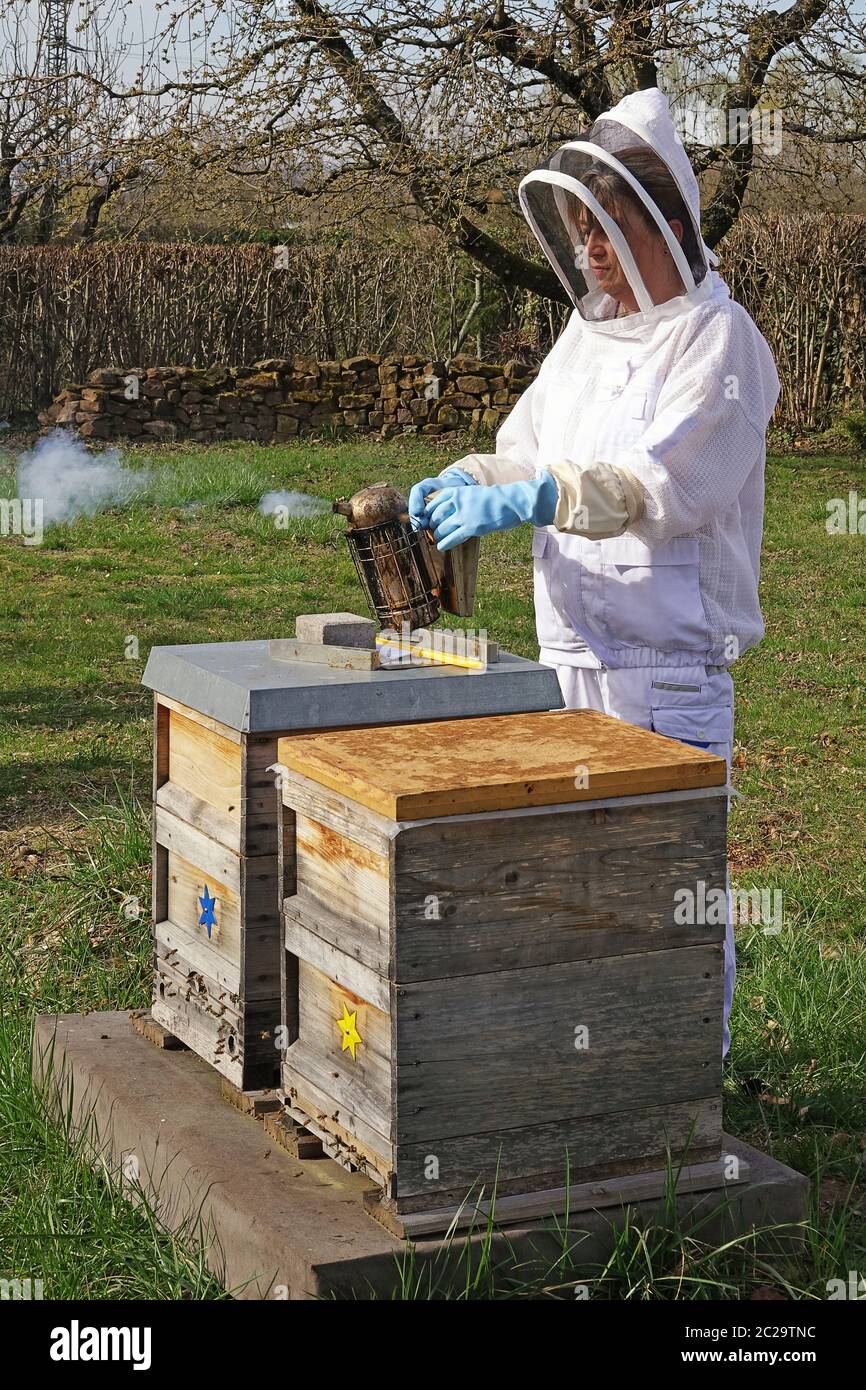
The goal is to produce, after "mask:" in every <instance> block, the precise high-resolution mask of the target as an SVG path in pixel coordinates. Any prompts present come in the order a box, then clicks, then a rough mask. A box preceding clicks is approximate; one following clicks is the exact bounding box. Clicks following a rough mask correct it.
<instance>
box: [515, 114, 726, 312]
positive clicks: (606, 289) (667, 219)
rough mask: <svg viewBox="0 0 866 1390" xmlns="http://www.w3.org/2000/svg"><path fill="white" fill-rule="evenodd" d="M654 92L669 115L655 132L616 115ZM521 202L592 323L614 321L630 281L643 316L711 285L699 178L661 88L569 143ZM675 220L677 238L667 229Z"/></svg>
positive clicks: (525, 189) (526, 185) (529, 181)
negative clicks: (702, 229) (678, 231)
mask: <svg viewBox="0 0 866 1390" xmlns="http://www.w3.org/2000/svg"><path fill="white" fill-rule="evenodd" d="M650 95H655V96H656V97H657V98H658V99H659V102H660V103H662V104H663V115H664V117H665V118H666V122H662V121H661V120H658V119H657V121H656V126H657V129H656V130H655V131H652V132H650V131H648V130H646V129H645V128H643V127H641V125H640V123H638V122H636V121H634V120H629V122H628V124H625V123H624V121H620V120H618V119H616V114H617V112H619V111H620V109H621V108H625V107H626V106H627V104H628V103H629V102H632V103H634V102H635V101H637V100H638V99H640V98H644V99H645V98H647V97H649V96H650ZM654 114H656V115H657V116H658V115H660V114H661V113H660V112H658V111H657V112H655V113H654ZM653 137H654V138H653ZM666 156H667V157H666ZM684 185H685V187H684ZM519 198H520V204H521V207H522V209H523V213H524V216H525V217H526V219H527V221H528V223H529V225H530V227H531V228H532V230H533V232H534V233H535V236H536V238H537V240H538V242H539V244H540V245H541V247H542V249H543V251H544V253H545V255H546V256H547V258H548V260H549V261H550V263H551V265H552V266H553V269H554V270H555V271H556V274H557V276H558V277H559V279H560V281H561V282H562V284H563V285H564V287H565V289H566V290H567V292H568V294H569V297H570V299H571V300H572V302H573V303H574V305H575V306H576V308H577V309H578V311H579V312H580V314H581V315H582V316H583V317H584V318H586V319H589V320H592V319H596V320H598V319H607V318H611V317H612V316H613V314H614V313H615V312H616V302H617V299H619V298H620V297H621V295H622V293H623V290H624V287H625V285H627V286H628V288H629V289H630V290H631V293H632V295H633V296H634V300H635V302H636V305H637V312H638V313H650V312H651V311H652V310H653V309H654V308H655V307H656V306H657V305H658V304H660V303H665V302H667V301H668V300H670V299H672V298H675V297H678V296H694V297H700V293H699V292H700V290H701V287H703V288H704V289H706V288H707V287H708V286H707V285H705V281H706V280H707V277H708V270H709V261H710V259H713V260H715V258H714V257H712V253H711V252H708V250H707V248H706V247H705V246H704V244H703V241H702V240H701V233H700V207H699V201H698V191H697V182H696V180H695V177H694V174H693V172H692V170H691V166H690V165H689V163H688V158H687V156H686V154H685V151H684V150H683V147H682V144H681V143H680V142H679V140H678V139H677V137H676V134H675V132H674V127H673V123H672V122H671V119H670V115H669V113H668V109H667V102H666V100H665V98H664V97H663V96H662V95H661V93H660V92H658V91H657V90H656V91H655V92H654V93H653V94H650V93H636V94H635V95H634V96H633V97H630V98H629V97H627V98H625V100H624V102H621V103H620V106H619V107H617V108H614V110H613V111H612V112H610V113H609V114H607V115H605V116H602V117H599V119H598V120H597V121H596V122H595V124H594V125H593V126H592V128H591V130H590V131H589V132H588V133H587V135H586V136H585V137H584V138H582V139H579V140H572V141H569V142H568V143H567V144H565V145H563V146H562V147H561V148H560V149H559V150H557V151H556V153H555V154H554V155H553V157H552V158H551V159H550V160H549V161H548V162H547V164H545V165H543V166H542V167H541V168H539V169H536V170H535V171H534V172H533V173H531V174H528V175H527V176H526V178H524V179H523V181H522V182H521V184H520V189H519ZM674 220H676V221H678V222H679V223H680V226H681V228H682V238H681V239H680V238H679V237H678V236H677V235H676V234H675V232H674V230H673V229H672V227H671V225H670V224H671V222H672V221H674ZM659 265H663V266H664V271H663V275H662V276H661V277H659V275H658V274H654V273H653V272H654V267H657V266H659ZM648 282H649V283H648ZM660 284H663V285H664V286H665V287H666V288H665V289H660V288H659V285H660ZM651 286H654V289H653V288H651ZM617 287H619V291H617ZM654 293H655V296H656V297H655V298H654V297H653V295H654Z"/></svg>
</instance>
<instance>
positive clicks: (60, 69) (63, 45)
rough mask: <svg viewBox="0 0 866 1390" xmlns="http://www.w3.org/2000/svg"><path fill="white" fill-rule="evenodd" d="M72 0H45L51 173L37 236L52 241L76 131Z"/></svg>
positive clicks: (47, 165) (47, 145)
mask: <svg viewBox="0 0 866 1390" xmlns="http://www.w3.org/2000/svg"><path fill="white" fill-rule="evenodd" d="M69 5H70V0H41V3H40V8H41V11H42V16H43V20H44V33H45V62H44V72H45V77H46V78H47V82H46V100H45V109H46V113H47V120H46V125H45V169H46V173H47V178H46V183H45V188H44V190H43V194H42V203H41V205H40V208H39V224H38V230H37V239H38V240H39V241H40V242H42V243H45V242H48V241H50V240H51V237H52V235H53V233H54V222H55V218H56V216H57V195H58V187H59V185H60V184H61V183H62V182H63V177H64V175H65V173H66V172H67V170H68V168H69V165H70V163H71V156H72V132H71V122H70V119H69V117H70V112H69V40H68V38H67V34H66V27H67V23H68V20H69Z"/></svg>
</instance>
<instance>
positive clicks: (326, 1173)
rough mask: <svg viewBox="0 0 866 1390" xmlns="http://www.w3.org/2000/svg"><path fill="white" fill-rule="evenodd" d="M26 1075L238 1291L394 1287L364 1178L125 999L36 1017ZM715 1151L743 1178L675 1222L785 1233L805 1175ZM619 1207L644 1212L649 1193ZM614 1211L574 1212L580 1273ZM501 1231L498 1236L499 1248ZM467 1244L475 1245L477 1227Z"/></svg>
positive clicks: (540, 1229)
mask: <svg viewBox="0 0 866 1390" xmlns="http://www.w3.org/2000/svg"><path fill="white" fill-rule="evenodd" d="M33 1072H34V1078H35V1079H36V1081H37V1083H38V1084H41V1085H44V1086H45V1087H46V1089H47V1091H48V1094H49V1095H50V1096H51V1098H52V1105H53V1107H54V1109H55V1112H56V1113H58V1117H60V1115H61V1114H62V1115H63V1117H64V1118H65V1119H66V1120H67V1121H68V1122H69V1123H70V1126H71V1128H72V1129H73V1130H74V1131H78V1132H83V1133H84V1134H85V1135H86V1136H87V1138H88V1144H89V1146H90V1149H91V1153H92V1156H93V1157H94V1158H95V1157H96V1156H97V1155H98V1156H99V1157H100V1159H101V1160H102V1161H104V1162H106V1163H107V1164H108V1165H109V1167H110V1168H111V1169H113V1170H116V1171H118V1172H120V1171H123V1170H125V1172H126V1174H127V1179H126V1180H127V1182H128V1184H129V1185H130V1196H131V1198H133V1199H134V1198H135V1196H136V1194H137V1192H138V1191H139V1189H140V1191H141V1192H144V1194H145V1195H146V1196H147V1198H148V1200H149V1201H150V1202H151V1203H152V1204H153V1206H154V1208H155V1209H156V1211H157V1213H158V1215H159V1217H160V1220H161V1221H162V1222H163V1224H164V1225H165V1226H167V1227H168V1228H170V1229H172V1230H175V1231H180V1232H184V1233H186V1234H187V1236H188V1237H189V1238H192V1239H198V1240H200V1241H201V1242H202V1243H203V1244H204V1245H205V1247H206V1249H207V1259H208V1264H209V1267H210V1268H211V1270H212V1271H213V1272H214V1273H215V1275H216V1276H217V1278H219V1279H220V1280H221V1281H222V1282H223V1284H224V1285H225V1287H226V1288H228V1289H230V1290H231V1291H232V1292H233V1293H234V1294H235V1295H236V1296H237V1297H240V1298H259V1299H262V1298H280V1299H282V1298H290V1299H304V1298H316V1297H323V1296H324V1297H329V1296H333V1295H335V1294H336V1295H337V1296H343V1297H360V1298H367V1297H369V1296H370V1295H371V1291H374V1292H375V1293H376V1294H377V1295H378V1296H380V1297H386V1298H388V1297H391V1296H392V1292H393V1291H394V1290H395V1289H396V1290H398V1291H399V1288H400V1282H399V1263H398V1262H399V1261H400V1260H402V1259H404V1258H405V1247H404V1245H403V1243H402V1242H401V1241H400V1240H398V1239H397V1238H396V1237H395V1236H392V1235H391V1234H389V1233H388V1232H387V1231H385V1230H384V1228H382V1227H381V1226H379V1225H378V1223H377V1222H376V1221H375V1220H374V1219H373V1218H372V1217H371V1216H369V1215H368V1214H367V1212H366V1211H365V1210H364V1209H363V1206H362V1193H363V1192H364V1191H365V1190H368V1189H369V1188H370V1187H371V1186H372V1184H371V1183H370V1182H369V1180H368V1179H367V1178H365V1177H363V1176H362V1175H361V1174H350V1173H347V1172H346V1171H345V1170H344V1169H343V1168H341V1167H340V1166H339V1165H338V1164H336V1163H334V1162H332V1161H331V1160H330V1159H312V1160H306V1161H301V1160H298V1159H294V1158H292V1157H291V1156H290V1155H289V1154H287V1153H286V1152H285V1151H284V1150H282V1149H280V1148H278V1147H276V1145H274V1144H273V1143H272V1141H270V1140H269V1139H268V1137H267V1135H266V1134H265V1132H264V1129H263V1127H262V1124H261V1122H260V1121H259V1120H257V1119H254V1118H253V1117H252V1116H249V1115H243V1114H241V1113H240V1112H239V1111H238V1110H235V1109H233V1108H232V1107H231V1106H229V1105H228V1104H226V1102H225V1101H224V1100H223V1099H222V1098H221V1096H220V1077H219V1076H218V1075H217V1073H216V1072H214V1071H213V1070H212V1069H211V1068H210V1067H208V1066H207V1064H206V1063H205V1062H203V1061H202V1060H201V1058H199V1057H197V1056H196V1055H195V1054H194V1053H193V1052H167V1051H162V1050H160V1049H158V1048H156V1047H153V1046H152V1045H151V1044H150V1043H149V1042H147V1041H146V1040H145V1039H144V1038H143V1037H141V1035H140V1034H138V1033H137V1032H135V1031H134V1029H133V1027H132V1025H131V1022H130V1020H129V1017H128V1016H127V1014H126V1013H125V1012H110V1013H90V1014H58V1015H42V1016H40V1017H39V1018H38V1019H37V1022H36V1030H35V1040H34V1049H33ZM726 1149H727V1151H729V1152H730V1153H733V1154H738V1155H740V1156H741V1157H743V1158H745V1159H746V1160H747V1161H748V1163H749V1165H750V1172H751V1177H750V1180H749V1182H747V1183H743V1184H741V1185H738V1186H737V1187H735V1188H729V1189H728V1193H729V1196H728V1204H727V1206H726V1207H724V1208H720V1206H719V1195H718V1193H704V1194H689V1195H683V1196H681V1197H680V1198H679V1199H678V1212H679V1215H680V1219H681V1220H683V1221H685V1220H688V1219H689V1218H694V1219H695V1220H698V1221H702V1222H703V1223H704V1224H703V1225H702V1227H701V1230H700V1237H701V1239H703V1240H707V1241H711V1240H716V1239H723V1238H725V1237H730V1236H731V1235H733V1234H736V1233H739V1232H742V1231H745V1230H748V1229H749V1228H751V1227H753V1226H756V1227H766V1226H770V1225H772V1226H779V1225H786V1224H791V1226H792V1230H791V1233H790V1238H792V1239H795V1238H796V1237H797V1231H796V1225H795V1223H798V1222H801V1221H802V1220H803V1219H804V1217H805V1212H806V1203H807V1195H808V1182H807V1180H806V1178H805V1177H803V1176H802V1175H801V1174H800V1173H796V1172H794V1171H793V1169H791V1168H787V1167H785V1166H784V1164H781V1163H777V1162H776V1161H775V1160H774V1159H771V1158H769V1157H768V1156H767V1155H766V1154H762V1153H759V1152H758V1151H757V1150H756V1149H753V1148H752V1147H751V1146H750V1145H747V1144H742V1143H740V1142H739V1141H738V1140H734V1139H731V1138H730V1137H726ZM136 1173H137V1174H138V1177H137V1181H134V1180H133V1179H134V1175H135V1174H136ZM139 1199H140V1198H139ZM631 1211H632V1212H633V1213H634V1215H635V1217H636V1218H637V1219H638V1220H643V1219H645V1220H652V1219H653V1218H657V1217H658V1215H659V1203H658V1202H657V1201H653V1202H640V1203H636V1204H634V1205H633V1206H632V1207H631ZM623 1219H624V1213H623V1212H622V1211H618V1210H611V1209H608V1210H605V1211H602V1212H593V1211H589V1212H576V1213H573V1214H572V1216H571V1219H570V1224H569V1231H570V1237H571V1241H572V1243H573V1246H574V1247H575V1248H576V1250H577V1253H578V1257H579V1261H580V1263H581V1265H582V1266H583V1267H585V1268H586V1269H587V1272H588V1273H592V1270H593V1268H594V1267H595V1266H597V1265H598V1264H599V1262H601V1261H603V1260H604V1259H605V1258H606V1256H607V1254H608V1253H609V1251H610V1248H611V1245H612V1242H613V1238H614V1231H615V1229H616V1228H617V1227H618V1226H619V1225H621V1223H622V1220H623ZM773 1239H774V1240H777V1239H779V1236H778V1235H776V1236H774V1237H773ZM507 1240H508V1242H509V1244H510V1246H511V1247H512V1248H513V1249H514V1250H515V1251H516V1252H517V1253H518V1256H519V1257H520V1258H521V1259H525V1260H527V1261H534V1260H540V1261H544V1262H545V1265H546V1266H548V1265H552V1263H553V1262H554V1260H555V1259H556V1256H557V1254H558V1253H559V1252H560V1251H561V1237H560V1236H559V1235H558V1234H557V1231H556V1229H555V1227H554V1226H553V1224H552V1223H550V1222H546V1223H541V1222H536V1223H531V1224H526V1225H519V1226H509V1227H508V1229H507ZM504 1242H505V1236H504V1235H503V1236H498V1235H497V1236H496V1237H494V1251H493V1257H494V1258H495V1259H497V1258H500V1257H501V1256H502V1255H503V1254H504V1253H505V1245H504ZM469 1243H470V1245H471V1246H472V1252H471V1253H472V1255H473V1258H474V1257H475V1256H476V1254H477V1253H478V1249H479V1245H480V1240H479V1238H477V1237H475V1238H469ZM465 1245H466V1238H461V1239H459V1240H456V1241H454V1242H453V1244H452V1245H451V1246H450V1247H449V1248H448V1249H447V1250H444V1249H443V1242H442V1241H441V1240H424V1241H419V1242H417V1245H416V1247H415V1255H414V1258H415V1261H416V1264H420V1265H424V1264H426V1263H427V1262H430V1261H436V1266H435V1267H436V1269H437V1270H438V1271H439V1272H440V1273H441V1272H442V1271H443V1270H444V1269H445V1268H446V1267H447V1266H448V1265H449V1264H454V1263H455V1262H457V1261H459V1260H461V1259H463V1258H464V1257H465V1250H464V1247H465Z"/></svg>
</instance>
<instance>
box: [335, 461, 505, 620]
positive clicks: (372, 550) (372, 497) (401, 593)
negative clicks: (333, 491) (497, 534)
mask: <svg viewBox="0 0 866 1390" xmlns="http://www.w3.org/2000/svg"><path fill="white" fill-rule="evenodd" d="M333 509H334V511H335V512H340V513H341V514H342V515H343V516H345V517H346V518H347V526H346V541H347V544H348V546H349V550H350V552H351V555H352V559H353V560H354V562H355V568H356V569H357V571H358V578H359V579H360V581H361V586H362V588H363V590H364V593H365V594H366V596H367V602H368V603H369V605H370V608H371V610H372V612H373V613H374V614H375V615H376V618H377V619H378V621H379V624H380V626H381V627H383V628H390V629H393V630H395V631H397V632H400V631H402V630H403V624H404V623H407V624H408V625H409V628H410V629H414V628H418V627H429V626H430V625H431V623H434V622H435V621H436V619H437V618H438V617H439V614H440V612H441V611H442V610H443V609H444V610H445V612H446V613H454V614H455V615H456V616H458V617H470V616H471V614H472V609H473V607H474V603H475V580H476V576H477V572H478V554H479V549H480V542H479V541H478V540H470V541H466V542H465V543H464V544H463V545H460V546H456V547H455V548H454V549H453V550H450V551H446V552H445V554H444V555H443V554H441V553H440V552H439V551H438V550H437V549H436V545H435V542H434V540H433V537H432V536H431V534H430V532H429V531H424V530H419V531H416V530H415V529H414V527H413V526H412V524H411V522H410V520H409V512H408V504H407V502H406V499H405V497H404V496H403V495H402V493H400V492H398V490H397V489H396V488H394V487H391V486H390V485H389V484H388V483H374V484H372V486H370V487H365V488H362V489H361V491H360V492H356V493H355V495H354V496H353V497H350V498H348V499H345V498H340V499H339V500H338V501H336V502H335V503H334V508H333Z"/></svg>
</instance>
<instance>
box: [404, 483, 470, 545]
mask: <svg viewBox="0 0 866 1390" xmlns="http://www.w3.org/2000/svg"><path fill="white" fill-rule="evenodd" d="M470 486H475V487H477V486H478V483H477V482H476V480H475V478H473V477H472V474H471V473H464V472H463V469H462V468H446V469H445V471H444V472H442V473H440V474H439V476H438V478H422V480H421V482H420V483H416V484H415V486H414V487H413V488H412V491H411V492H410V493H409V520H410V521H411V523H412V525H413V527H414V528H415V530H416V531H420V529H421V527H422V526H426V525H427V524H428V519H427V494H428V493H429V492H436V491H437V489H438V488H442V487H470Z"/></svg>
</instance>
